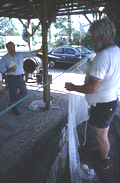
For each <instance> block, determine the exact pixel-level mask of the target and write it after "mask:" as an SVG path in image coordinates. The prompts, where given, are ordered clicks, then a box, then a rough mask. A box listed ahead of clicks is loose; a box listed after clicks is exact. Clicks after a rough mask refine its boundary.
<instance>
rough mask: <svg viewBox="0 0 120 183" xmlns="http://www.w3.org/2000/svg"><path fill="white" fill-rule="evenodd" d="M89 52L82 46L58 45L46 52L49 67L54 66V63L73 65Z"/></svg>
mask: <svg viewBox="0 0 120 183" xmlns="http://www.w3.org/2000/svg"><path fill="white" fill-rule="evenodd" d="M90 53H91V51H90V50H88V49H87V48H85V47H84V46H78V45H71V46H59V47H58V48H56V49H55V50H53V51H51V52H49V53H48V57H49V67H51V68H54V67H55V65H56V64H70V65H74V64H76V63H77V62H79V61H80V60H81V59H83V58H84V57H86V56H88V55H89V54H90Z"/></svg>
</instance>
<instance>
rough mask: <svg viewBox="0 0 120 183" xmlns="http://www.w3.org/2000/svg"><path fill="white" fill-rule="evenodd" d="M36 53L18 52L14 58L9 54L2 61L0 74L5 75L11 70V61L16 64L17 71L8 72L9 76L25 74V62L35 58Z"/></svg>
mask: <svg viewBox="0 0 120 183" xmlns="http://www.w3.org/2000/svg"><path fill="white" fill-rule="evenodd" d="M34 56H35V52H32V53H30V52H16V53H15V55H14V56H12V55H10V54H9V53H7V54H6V55H4V56H3V57H2V58H1V60H0V73H5V72H6V70H7V69H8V68H9V65H10V63H11V61H14V62H16V65H17V66H16V71H15V72H8V73H7V75H14V76H17V75H21V74H22V73H23V61H24V59H25V58H27V57H34Z"/></svg>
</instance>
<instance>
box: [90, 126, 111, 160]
mask: <svg viewBox="0 0 120 183" xmlns="http://www.w3.org/2000/svg"><path fill="white" fill-rule="evenodd" d="M90 127H91V128H92V129H93V131H94V133H95V137H96V139H97V141H98V145H99V150H100V154H101V158H102V159H107V158H108V153H109V150H110V142H109V127H107V128H104V129H102V128H97V127H96V126H95V127H94V126H92V125H90Z"/></svg>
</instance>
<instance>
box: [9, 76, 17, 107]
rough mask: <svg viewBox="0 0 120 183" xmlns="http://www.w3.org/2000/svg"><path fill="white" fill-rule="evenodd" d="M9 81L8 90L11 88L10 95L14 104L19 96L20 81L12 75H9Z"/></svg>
mask: <svg viewBox="0 0 120 183" xmlns="http://www.w3.org/2000/svg"><path fill="white" fill-rule="evenodd" d="M7 81H8V90H9V96H10V103H11V105H12V104H13V103H14V101H15V99H16V97H17V86H18V83H17V81H16V78H13V77H11V76H7Z"/></svg>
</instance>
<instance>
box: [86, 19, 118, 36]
mask: <svg viewBox="0 0 120 183" xmlns="http://www.w3.org/2000/svg"><path fill="white" fill-rule="evenodd" d="M89 32H90V33H93V34H94V35H95V37H96V38H99V37H100V35H103V36H104V37H105V38H107V39H114V37H115V34H116V29H115V26H114V23H113V22H111V21H110V19H109V18H108V17H105V18H103V19H101V20H96V21H94V22H93V23H92V24H91V26H90V29H89Z"/></svg>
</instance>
